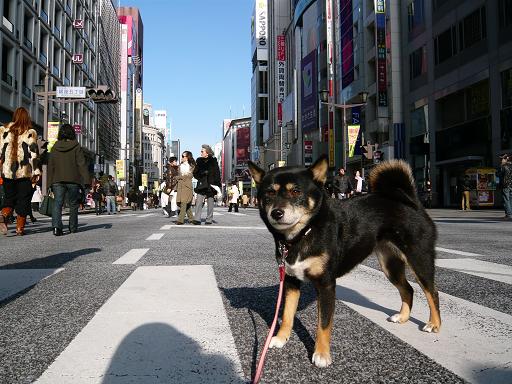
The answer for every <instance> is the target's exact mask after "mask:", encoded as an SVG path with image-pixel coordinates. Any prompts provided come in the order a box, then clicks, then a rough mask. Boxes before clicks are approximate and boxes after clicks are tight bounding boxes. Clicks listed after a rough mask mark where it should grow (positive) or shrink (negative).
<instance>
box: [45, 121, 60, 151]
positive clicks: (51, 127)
mask: <svg viewBox="0 0 512 384" xmlns="http://www.w3.org/2000/svg"><path fill="white" fill-rule="evenodd" d="M58 135H59V122H58V121H49V122H48V147H47V148H48V152H51V151H52V147H53V145H54V144H55V142H56V141H57V136H58Z"/></svg>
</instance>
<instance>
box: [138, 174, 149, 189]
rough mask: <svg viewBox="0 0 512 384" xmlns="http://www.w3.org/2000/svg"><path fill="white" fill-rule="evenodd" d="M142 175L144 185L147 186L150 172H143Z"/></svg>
mask: <svg viewBox="0 0 512 384" xmlns="http://www.w3.org/2000/svg"><path fill="white" fill-rule="evenodd" d="M140 177H141V180H142V186H143V187H146V188H147V186H148V174H147V173H143V174H142V175H140Z"/></svg>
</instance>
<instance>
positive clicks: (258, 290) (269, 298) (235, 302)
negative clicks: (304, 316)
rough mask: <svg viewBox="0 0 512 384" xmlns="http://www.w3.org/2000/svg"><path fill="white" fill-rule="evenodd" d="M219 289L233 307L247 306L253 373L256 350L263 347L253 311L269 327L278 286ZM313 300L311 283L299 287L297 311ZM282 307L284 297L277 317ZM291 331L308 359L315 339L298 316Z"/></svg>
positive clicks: (277, 327) (311, 353)
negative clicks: (251, 338)
mask: <svg viewBox="0 0 512 384" xmlns="http://www.w3.org/2000/svg"><path fill="white" fill-rule="evenodd" d="M220 290H221V291H222V292H223V293H224V296H225V297H226V299H228V300H229V302H230V304H231V306H232V307H233V308H247V310H248V312H249V316H250V318H251V321H252V323H253V328H254V347H253V352H252V364H251V372H252V374H253V375H254V372H255V371H256V364H257V363H258V362H257V358H258V350H259V349H261V348H263V343H262V345H261V346H260V345H259V342H258V340H259V339H260V338H261V334H260V335H259V336H260V337H258V330H257V326H256V320H255V317H254V312H256V313H257V314H258V315H259V316H260V317H261V318H262V319H263V320H264V321H265V322H266V323H267V326H268V327H269V328H270V326H271V325H272V320H274V313H275V305H276V301H277V295H278V293H279V286H278V285H272V286H268V287H242V288H220ZM315 301H316V294H315V292H314V289H313V287H312V286H311V285H303V286H302V288H301V296H300V300H299V305H298V307H297V311H301V310H304V309H306V308H307V307H308V306H309V305H311V304H312V303H314V302H315ZM283 307H284V297H283V301H282V304H281V308H280V310H279V318H281V317H282V311H283ZM276 330H279V324H278V325H277V326H276ZM293 331H294V332H295V333H296V334H297V336H298V337H299V340H300V341H301V342H302V343H303V344H304V347H305V348H306V350H307V353H308V356H309V359H311V358H312V357H313V353H314V350H315V340H314V338H313V337H312V336H311V334H310V333H309V331H308V330H307V328H306V327H305V326H304V324H302V322H301V321H300V319H299V318H298V317H295V321H294V323H293ZM265 337H266V335H265Z"/></svg>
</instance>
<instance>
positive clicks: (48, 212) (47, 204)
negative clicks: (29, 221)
mask: <svg viewBox="0 0 512 384" xmlns="http://www.w3.org/2000/svg"><path fill="white" fill-rule="evenodd" d="M54 204H55V199H54V197H53V193H48V194H47V195H45V196H44V197H43V201H42V202H41V206H40V207H39V213H40V214H41V215H44V216H49V217H52V212H53V205H54Z"/></svg>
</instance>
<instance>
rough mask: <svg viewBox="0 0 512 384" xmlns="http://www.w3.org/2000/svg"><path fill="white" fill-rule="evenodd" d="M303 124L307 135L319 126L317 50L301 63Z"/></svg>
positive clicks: (301, 114)
mask: <svg viewBox="0 0 512 384" xmlns="http://www.w3.org/2000/svg"><path fill="white" fill-rule="evenodd" d="M301 74H302V76H301V113H300V116H301V122H302V130H303V132H305V133H307V132H310V131H312V130H313V129H316V128H317V125H318V117H317V116H318V95H317V70H316V50H313V51H311V52H310V53H309V54H308V55H307V56H306V57H304V58H303V59H302V63H301Z"/></svg>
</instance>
